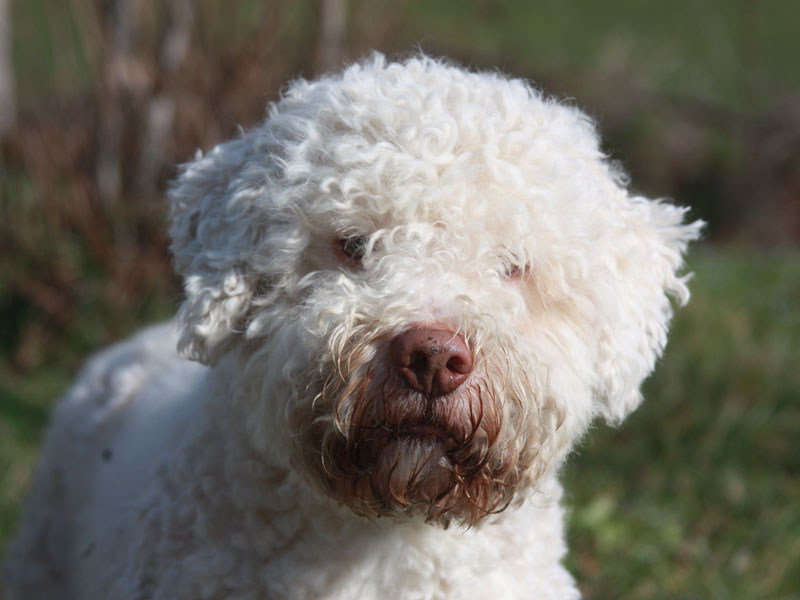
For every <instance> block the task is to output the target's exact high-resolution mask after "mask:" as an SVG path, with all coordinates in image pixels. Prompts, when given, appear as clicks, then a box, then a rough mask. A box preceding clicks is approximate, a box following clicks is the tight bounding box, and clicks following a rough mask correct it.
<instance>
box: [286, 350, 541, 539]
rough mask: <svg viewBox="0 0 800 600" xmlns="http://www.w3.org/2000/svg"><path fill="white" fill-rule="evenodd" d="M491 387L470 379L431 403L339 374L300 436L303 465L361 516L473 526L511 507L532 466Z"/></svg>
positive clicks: (389, 378) (369, 374)
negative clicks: (415, 517)
mask: <svg viewBox="0 0 800 600" xmlns="http://www.w3.org/2000/svg"><path fill="white" fill-rule="evenodd" d="M336 381H339V382H341V384H340V385H336ZM489 381H490V380H489V378H488V377H485V376H484V377H481V376H478V375H475V374H473V376H472V377H471V379H470V381H469V382H467V383H465V384H464V385H463V386H461V387H460V388H458V389H457V390H455V391H454V392H453V393H451V394H448V395H446V396H442V397H438V398H426V397H425V396H424V395H423V394H421V393H419V392H416V391H413V390H410V389H409V388H408V387H407V386H406V385H404V384H403V382H401V381H400V380H399V379H398V378H396V377H395V376H394V375H392V374H391V373H388V374H386V373H382V374H378V375H376V373H375V372H374V371H373V370H372V369H371V367H370V365H362V368H360V369H353V370H351V371H350V374H349V376H347V377H342V376H341V373H337V376H336V377H335V378H334V377H331V378H329V379H328V381H327V382H326V383H325V384H324V385H322V386H321V389H322V391H321V392H320V394H319V396H318V399H317V402H316V414H315V416H314V417H313V421H312V422H311V423H309V424H308V426H307V427H306V428H305V431H304V435H302V436H301V438H302V439H303V443H302V444H301V447H302V448H304V449H305V450H304V452H303V458H304V461H305V463H306V465H308V466H310V467H311V469H312V471H314V473H315V478H316V479H317V480H318V481H319V482H320V483H321V484H322V487H323V489H324V490H325V491H326V492H327V493H328V494H329V495H331V496H333V497H334V498H336V499H337V500H338V501H339V502H341V503H342V504H344V505H346V506H348V507H349V508H350V509H351V510H353V511H354V512H355V513H356V514H359V515H363V516H366V517H370V518H374V517H381V516H393V517H399V516H411V515H417V514H422V515H423V516H424V517H425V518H426V519H427V520H429V521H435V522H438V523H440V524H442V525H447V524H449V522H450V521H451V520H456V521H458V522H460V523H462V524H465V525H472V524H474V523H476V522H478V521H479V520H481V519H483V518H484V517H486V516H487V515H490V514H494V513H497V512H499V511H501V510H503V509H504V508H505V507H506V505H508V503H509V502H510V501H511V500H512V499H513V498H514V494H515V490H516V489H517V487H518V484H519V483H520V480H521V479H522V478H523V476H524V474H525V473H526V472H527V470H528V467H529V463H530V458H531V456H530V454H531V453H530V451H529V449H527V446H526V444H525V442H524V441H523V440H522V439H521V438H522V437H523V436H522V432H521V431H515V430H513V428H512V427H510V426H509V425H508V421H513V422H515V423H517V425H518V426H521V419H520V418H514V417H520V415H511V418H509V417H510V415H509V414H507V413H508V412H509V407H508V406H507V405H505V406H504V402H503V398H505V399H506V400H507V397H505V396H504V397H503V398H501V397H500V395H499V394H498V392H497V390H495V389H494V388H493V387H492V385H490V383H489ZM332 398H333V399H332ZM328 399H332V400H330V401H328ZM312 449H316V450H312Z"/></svg>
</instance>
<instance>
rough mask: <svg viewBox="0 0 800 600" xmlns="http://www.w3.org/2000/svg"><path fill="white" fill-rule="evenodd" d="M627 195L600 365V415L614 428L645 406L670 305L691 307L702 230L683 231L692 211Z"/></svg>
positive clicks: (690, 227) (698, 225) (615, 252)
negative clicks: (690, 253) (692, 253)
mask: <svg viewBox="0 0 800 600" xmlns="http://www.w3.org/2000/svg"><path fill="white" fill-rule="evenodd" d="M623 194H624V198H623V200H622V202H623V204H624V206H625V208H624V210H622V211H621V213H620V216H622V217H623V219H624V220H625V226H624V231H623V233H622V234H621V235H620V236H618V237H617V239H615V240H614V243H613V247H612V248H611V249H610V251H611V253H612V256H613V259H612V264H611V265H610V270H611V271H612V272H613V280H614V283H613V285H611V286H609V289H610V290H611V294H610V295H609V296H610V297H608V298H605V299H604V301H605V303H606V307H605V310H604V312H605V314H606V315H607V317H606V318H605V319H604V328H603V331H602V333H601V337H600V345H599V349H598V357H599V358H598V364H597V373H598V375H599V386H600V389H599V390H598V394H597V397H598V399H599V405H598V410H599V412H600V414H601V415H603V416H604V417H605V419H606V420H608V421H609V422H611V423H618V422H619V421H621V420H622V419H623V418H624V417H625V416H627V415H628V414H629V413H630V412H631V411H632V410H633V409H635V408H636V407H637V406H638V405H639V403H640V402H641V400H642V395H641V392H640V386H641V384H642V382H643V381H644V379H645V378H646V377H647V376H648V375H649V374H650V373H651V372H652V370H653V368H654V366H655V363H656V361H657V360H658V358H659V357H660V356H661V353H662V351H663V350H664V346H665V345H666V341H667V329H668V326H669V322H670V319H671V317H672V302H673V301H675V302H678V303H680V304H681V305H683V304H685V303H686V302H687V301H688V300H689V290H688V288H687V286H686V282H687V280H688V278H689V276H687V275H681V273H680V271H681V269H682V267H683V255H684V252H685V251H686V246H687V244H688V243H689V242H690V241H692V240H695V239H697V238H698V237H699V235H700V231H701V229H702V227H703V225H704V224H703V222H702V221H696V222H694V223H689V224H685V223H684V218H685V216H686V211H687V209H684V208H680V207H677V206H674V205H671V204H668V203H664V202H659V201H651V200H648V199H646V198H640V197H628V196H627V194H625V193H624V192H623Z"/></svg>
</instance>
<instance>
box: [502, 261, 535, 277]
mask: <svg viewBox="0 0 800 600" xmlns="http://www.w3.org/2000/svg"><path fill="white" fill-rule="evenodd" d="M530 271H531V268H530V265H527V264H525V265H508V266H507V267H506V269H505V273H504V275H505V276H506V278H507V279H512V280H518V279H522V278H523V277H524V276H525V275H527V274H528V273H530Z"/></svg>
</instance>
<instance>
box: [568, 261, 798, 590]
mask: <svg viewBox="0 0 800 600" xmlns="http://www.w3.org/2000/svg"><path fill="white" fill-rule="evenodd" d="M692 268H693V269H694V271H695V272H696V277H695V280H694V281H693V282H692V289H693V299H692V302H691V304H690V305H689V306H688V307H687V308H686V309H683V310H681V311H680V312H679V314H678V316H677V318H676V320H675V323H674V328H673V331H672V338H671V341H670V345H669V347H668V349H667V351H666V353H665V356H664V358H663V360H662V364H661V365H660V366H659V368H658V370H657V371H656V374H655V375H654V376H653V377H652V378H651V379H650V380H649V381H648V382H647V384H646V386H645V397H646V402H645V404H644V405H643V406H642V407H641V408H640V409H639V410H638V411H637V412H636V413H634V414H633V415H632V417H631V418H630V419H629V420H628V421H627V422H626V423H625V424H623V425H622V427H621V428H620V429H617V430H614V429H610V428H608V427H599V428H598V429H597V430H596V431H594V432H593V433H592V435H590V436H589V438H588V439H587V440H586V443H585V444H584V446H583V447H582V448H581V449H580V451H579V453H578V454H577V456H575V457H573V459H572V461H571V464H569V466H568V467H567V469H566V473H565V475H566V487H567V502H568V504H569V505H570V507H571V509H572V515H571V519H570V526H569V537H570V547H571V549H572V554H571V557H570V564H571V566H572V568H573V571H574V572H575V573H576V575H577V576H578V578H579V580H580V582H581V584H582V588H583V589H584V592H585V594H586V597H587V598H630V599H635V598H642V599H644V598H647V599H653V598H704V599H705V598H710V599H713V598H720V599H723V598H724V599H730V598H741V599H743V600H744V599H749V598H770V599H781V598H786V599H788V598H798V597H800V592H798V590H800V572H798V570H797V568H796V567H797V565H798V564H800V535H798V534H800V512H798V510H797V507H796V500H797V498H800V481H798V478H797V475H798V472H799V471H800V447H799V446H798V445H797V432H798V431H800V405H798V399H800V373H798V370H797V365H798V364H800V306H798V299H800V257H799V256H798V255H797V253H796V252H795V253H786V254H783V255H780V254H770V255H753V254H750V255H748V254H742V253H726V252H720V251H705V252H701V253H699V254H697V255H696V256H695V257H694V258H693V260H692Z"/></svg>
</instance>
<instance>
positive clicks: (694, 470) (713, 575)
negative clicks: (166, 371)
mask: <svg viewBox="0 0 800 600" xmlns="http://www.w3.org/2000/svg"><path fill="white" fill-rule="evenodd" d="M691 268H692V269H693V270H694V271H695V272H696V277H695V280H694V281H693V282H692V289H693V299H692V301H691V303H690V304H689V306H688V307H686V308H685V309H682V310H680V311H679V312H678V315H677V317H676V319H675V323H674V327H673V332H672V337H671V341H670V345H669V347H668V349H667V352H666V354H665V356H664V358H663V360H662V362H661V364H660V365H659V368H658V370H657V372H656V374H655V375H654V376H653V377H652V378H651V379H650V380H649V381H648V382H647V384H646V386H645V387H646V389H645V392H646V394H645V395H646V398H647V400H646V402H645V403H644V404H643V405H642V407H641V408H640V409H639V410H638V411H636V412H635V413H634V414H633V415H632V416H631V418H630V419H629V420H628V421H627V422H626V423H625V424H623V425H622V426H621V427H620V428H619V429H610V428H608V427H605V426H602V425H601V426H598V427H597V429H596V430H595V431H593V432H592V433H591V434H590V435H589V436H588V437H587V439H586V440H585V442H584V444H583V445H582V446H581V448H580V450H579V451H578V453H577V454H576V455H575V456H573V458H572V459H571V460H570V462H569V464H568V465H567V467H566V469H565V483H566V491H567V494H566V504H567V506H568V508H569V510H570V519H569V527H568V536H569V546H570V549H571V550H570V555H569V558H568V565H569V567H570V568H571V569H572V570H573V572H574V573H575V575H576V577H577V579H578V581H579V584H580V586H581V588H582V590H583V592H584V594H585V596H586V598H589V599H591V598H626V599H638V598H641V599H648V600H650V599H658V598H703V599H715V598H720V599H723V598H724V599H737V598H741V599H742V600H744V599H751V598H760V599H775V600H780V599H790V598H798V597H800V596H799V595H798V590H800V572H798V571H797V569H796V566H797V564H800V512H799V511H798V510H797V508H796V500H797V498H800V480H799V479H798V477H797V475H798V472H799V471H800V446H798V444H797V432H798V431H800V406H798V402H797V401H798V398H800V371H798V369H797V365H799V364H800V308H799V307H798V298H800V255H799V254H798V253H797V252H796V251H793V252H788V251H787V252H785V253H783V254H781V253H770V254H753V253H744V252H736V251H720V250H714V249H703V250H701V251H699V252H697V253H696V254H695V255H694V256H693V258H692V260H691ZM77 329H80V328H79V327H77ZM100 337H102V336H100ZM65 343H74V342H65ZM81 348H82V346H81ZM56 350H57V352H58V353H61V354H64V355H69V354H75V353H76V351H73V350H72V349H71V348H70V347H63V348H58V349H56ZM71 370H72V368H71V367H65V366H63V365H56V366H52V365H49V366H43V367H41V368H39V369H38V370H36V371H35V372H32V373H30V374H29V376H28V377H25V378H20V377H17V376H14V374H13V373H12V372H11V371H10V370H9V368H8V367H2V371H0V375H2V384H0V395H1V396H2V399H3V402H2V403H0V548H1V547H2V546H3V544H4V541H5V539H6V538H7V537H8V536H9V535H10V534H11V533H12V531H13V529H14V528H15V526H16V521H17V518H18V506H19V503H20V501H21V498H22V495H23V493H24V491H25V489H26V487H27V486H28V484H29V482H30V472H31V469H32V466H33V463H34V456H35V452H36V448H37V445H38V441H39V439H40V436H41V432H42V429H43V426H44V424H45V422H46V414H47V409H48V406H49V404H50V401H51V399H52V398H54V397H55V396H56V395H57V394H58V393H59V391H60V390H63V389H64V387H65V386H66V385H67V383H68V381H69V379H70V377H71V375H70V371H71Z"/></svg>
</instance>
